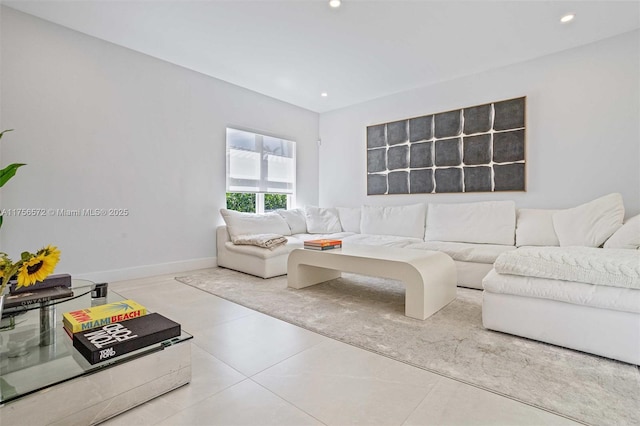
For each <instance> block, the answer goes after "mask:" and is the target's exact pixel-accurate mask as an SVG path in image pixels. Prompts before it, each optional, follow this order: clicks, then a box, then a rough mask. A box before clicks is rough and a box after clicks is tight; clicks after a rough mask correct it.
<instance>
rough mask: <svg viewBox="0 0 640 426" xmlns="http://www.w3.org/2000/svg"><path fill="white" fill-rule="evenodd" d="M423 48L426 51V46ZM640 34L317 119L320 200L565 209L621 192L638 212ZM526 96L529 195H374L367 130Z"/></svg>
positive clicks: (339, 203)
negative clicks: (369, 184) (508, 202)
mask: <svg viewBox="0 0 640 426" xmlns="http://www.w3.org/2000/svg"><path fill="white" fill-rule="evenodd" d="M425 53H427V52H425ZM639 65H640V32H639V31H634V32H631V33H626V34H623V35H621V36H617V37H615V38H611V39H607V40H603V41H600V42H597V43H594V44H591V45H587V46H583V47H580V48H576V49H572V50H568V51H564V52H560V53H558V54H554V55H550V56H546V57H543V58H540V59H536V60H532V61H528V62H525V63H520V64H517V65H512V66H508V67H504V68H500V69H496V70H492V71H488V72H484V73H481V74H476V75H473V76H470V77H465V78H460V79H456V80H452V81H448V82H444V83H441V84H437V85H433V86H429V87H425V88H420V89H416V90H412V91H409V92H405V93H400V94H396V95H392V96H388V97H384V98H380V99H376V100H373V101H370V102H366V103H363V104H359V105H356V106H353V107H349V108H345V109H341V110H337V111H333V112H328V113H324V114H321V115H320V136H321V139H322V146H321V147H320V205H323V206H357V205H361V204H372V205H375V204H408V203H417V202H428V203H450V202H473V201H480V200H504V199H514V200H515V201H516V204H517V205H518V206H519V207H541V208H565V207H571V206H575V205H577V204H580V203H583V202H586V201H589V200H591V199H593V198H596V197H599V196H601V195H604V194H607V193H610V192H620V193H622V195H623V198H624V201H625V207H626V211H627V216H630V215H631V214H637V213H638V212H640V168H639V164H640V87H639V86H640V66H639ZM520 96H527V117H526V119H527V129H526V131H527V140H526V144H527V156H526V161H527V166H526V167H527V176H526V179H527V191H526V192H517V193H511V192H496V193H475V194H474V193H465V194H421V195H377V196H367V195H366V193H367V190H366V167H367V164H366V152H365V150H366V127H367V126H369V125H372V124H379V123H385V122H389V121H394V120H399V119H404V118H409V117H415V116H421V115H427V114H431V113H437V112H442V111H448V110H452V109H458V108H461V107H468V106H474V105H479V104H483V103H488V102H492V101H499V100H503V99H509V98H514V97H520Z"/></svg>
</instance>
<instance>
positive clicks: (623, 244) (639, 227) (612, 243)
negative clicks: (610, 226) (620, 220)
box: [604, 214, 640, 250]
mask: <svg viewBox="0 0 640 426" xmlns="http://www.w3.org/2000/svg"><path fill="white" fill-rule="evenodd" d="M604 248H622V249H634V250H637V249H639V248H640V214H639V215H637V216H634V217H632V218H631V219H629V220H627V221H626V222H625V223H624V225H622V226H621V227H620V229H618V230H617V231H616V232H615V233H614V234H613V235H612V236H611V238H609V239H608V240H607V241H605V243H604Z"/></svg>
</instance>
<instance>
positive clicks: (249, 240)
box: [231, 234, 287, 249]
mask: <svg viewBox="0 0 640 426" xmlns="http://www.w3.org/2000/svg"><path fill="white" fill-rule="evenodd" d="M231 241H232V242H233V244H237V245H240V244H243V245H251V246H257V247H263V248H268V249H274V248H276V247H278V246H281V245H284V244H287V239H286V238H285V237H284V236H282V235H280V234H249V235H238V236H236V237H233V238H232V239H231Z"/></svg>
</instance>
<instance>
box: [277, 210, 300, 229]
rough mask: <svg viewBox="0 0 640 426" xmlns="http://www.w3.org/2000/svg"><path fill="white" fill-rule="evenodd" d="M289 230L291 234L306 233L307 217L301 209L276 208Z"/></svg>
mask: <svg viewBox="0 0 640 426" xmlns="http://www.w3.org/2000/svg"><path fill="white" fill-rule="evenodd" d="M276 213H278V214H279V215H280V216H282V218H283V219H284V221H285V222H287V225H289V229H290V230H291V234H306V233H307V218H306V216H305V214H304V210H302V209H292V210H276Z"/></svg>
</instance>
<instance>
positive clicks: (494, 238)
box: [424, 201, 516, 246]
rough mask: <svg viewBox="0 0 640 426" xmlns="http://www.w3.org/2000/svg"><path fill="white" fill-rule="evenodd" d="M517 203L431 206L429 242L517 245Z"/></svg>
mask: <svg viewBox="0 0 640 426" xmlns="http://www.w3.org/2000/svg"><path fill="white" fill-rule="evenodd" d="M515 232H516V205H515V203H514V202H513V201H485V202H479V203H457V204H429V212H428V214H427V231H426V232H425V236H424V239H425V240H426V241H453V242H460V243H480V244H502V245H509V246H512V245H514V237H515Z"/></svg>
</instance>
